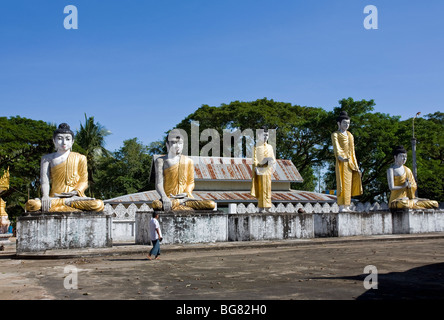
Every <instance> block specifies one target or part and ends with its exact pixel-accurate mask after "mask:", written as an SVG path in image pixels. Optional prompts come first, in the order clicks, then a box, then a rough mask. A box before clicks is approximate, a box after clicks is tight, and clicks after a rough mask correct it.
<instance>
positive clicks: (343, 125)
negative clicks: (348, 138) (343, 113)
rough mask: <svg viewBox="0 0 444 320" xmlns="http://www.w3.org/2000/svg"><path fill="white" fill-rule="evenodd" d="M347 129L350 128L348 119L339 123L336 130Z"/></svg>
mask: <svg viewBox="0 0 444 320" xmlns="http://www.w3.org/2000/svg"><path fill="white" fill-rule="evenodd" d="M349 127H350V120H349V119H344V120H342V121H341V122H338V128H339V130H341V131H347V130H348V128H349Z"/></svg>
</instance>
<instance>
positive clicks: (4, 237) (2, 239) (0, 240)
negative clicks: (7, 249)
mask: <svg viewBox="0 0 444 320" xmlns="http://www.w3.org/2000/svg"><path fill="white" fill-rule="evenodd" d="M12 236H13V234H12V233H0V245H2V244H5V243H9V242H10V241H9V238H11V237H12Z"/></svg>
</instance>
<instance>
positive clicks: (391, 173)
mask: <svg viewBox="0 0 444 320" xmlns="http://www.w3.org/2000/svg"><path fill="white" fill-rule="evenodd" d="M393 157H394V159H395V162H394V164H393V165H391V166H390V168H388V170H387V181H388V185H389V188H390V191H391V193H390V199H389V208H390V209H392V210H396V209H435V208H438V206H439V204H438V202H437V201H434V200H429V199H422V198H416V196H415V193H416V189H417V185H416V181H415V177H414V176H413V173H412V171H411V170H410V169H409V168H408V167H406V166H405V165H404V164H405V162H406V161H407V151H406V150H405V149H404V147H403V146H398V147H396V148H395V149H394V150H393Z"/></svg>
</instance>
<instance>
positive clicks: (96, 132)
mask: <svg viewBox="0 0 444 320" xmlns="http://www.w3.org/2000/svg"><path fill="white" fill-rule="evenodd" d="M109 134H110V132H109V131H108V130H107V129H106V128H105V127H104V126H102V125H101V124H100V123H99V122H95V121H94V117H87V116H86V114H85V123H84V124H80V129H79V131H78V132H77V133H76V137H75V144H76V145H75V146H74V147H73V149H74V151H77V152H80V153H82V154H84V155H85V156H86V159H87V161H88V180H89V189H88V190H87V192H88V193H89V195H90V196H94V191H95V190H96V188H95V186H94V183H95V181H94V176H95V171H96V169H97V162H98V159H99V158H101V157H107V156H109V155H110V152H109V151H108V150H106V148H105V137H106V136H107V135H109Z"/></svg>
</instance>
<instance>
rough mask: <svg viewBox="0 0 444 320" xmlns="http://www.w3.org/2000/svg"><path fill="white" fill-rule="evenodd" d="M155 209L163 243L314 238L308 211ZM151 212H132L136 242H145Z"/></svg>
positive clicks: (311, 216) (142, 243)
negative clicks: (228, 211) (250, 211)
mask: <svg viewBox="0 0 444 320" xmlns="http://www.w3.org/2000/svg"><path fill="white" fill-rule="evenodd" d="M158 212H159V223H160V229H161V231H162V235H163V241H162V243H163V244H170V243H208V242H219V241H222V242H226V241H255V240H280V239H300V238H314V231H313V230H314V225H313V215H312V214H300V213H267V214H263V213H261V214H257V213H245V214H228V213H224V212H223V211H206V210H202V211H191V212H190V211H183V212H181V211H174V212H161V211H158ZM152 214H153V212H152V211H137V212H136V220H135V221H136V244H141V245H149V244H150V243H151V237H150V234H149V229H150V228H149V223H150V221H151V218H152Z"/></svg>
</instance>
